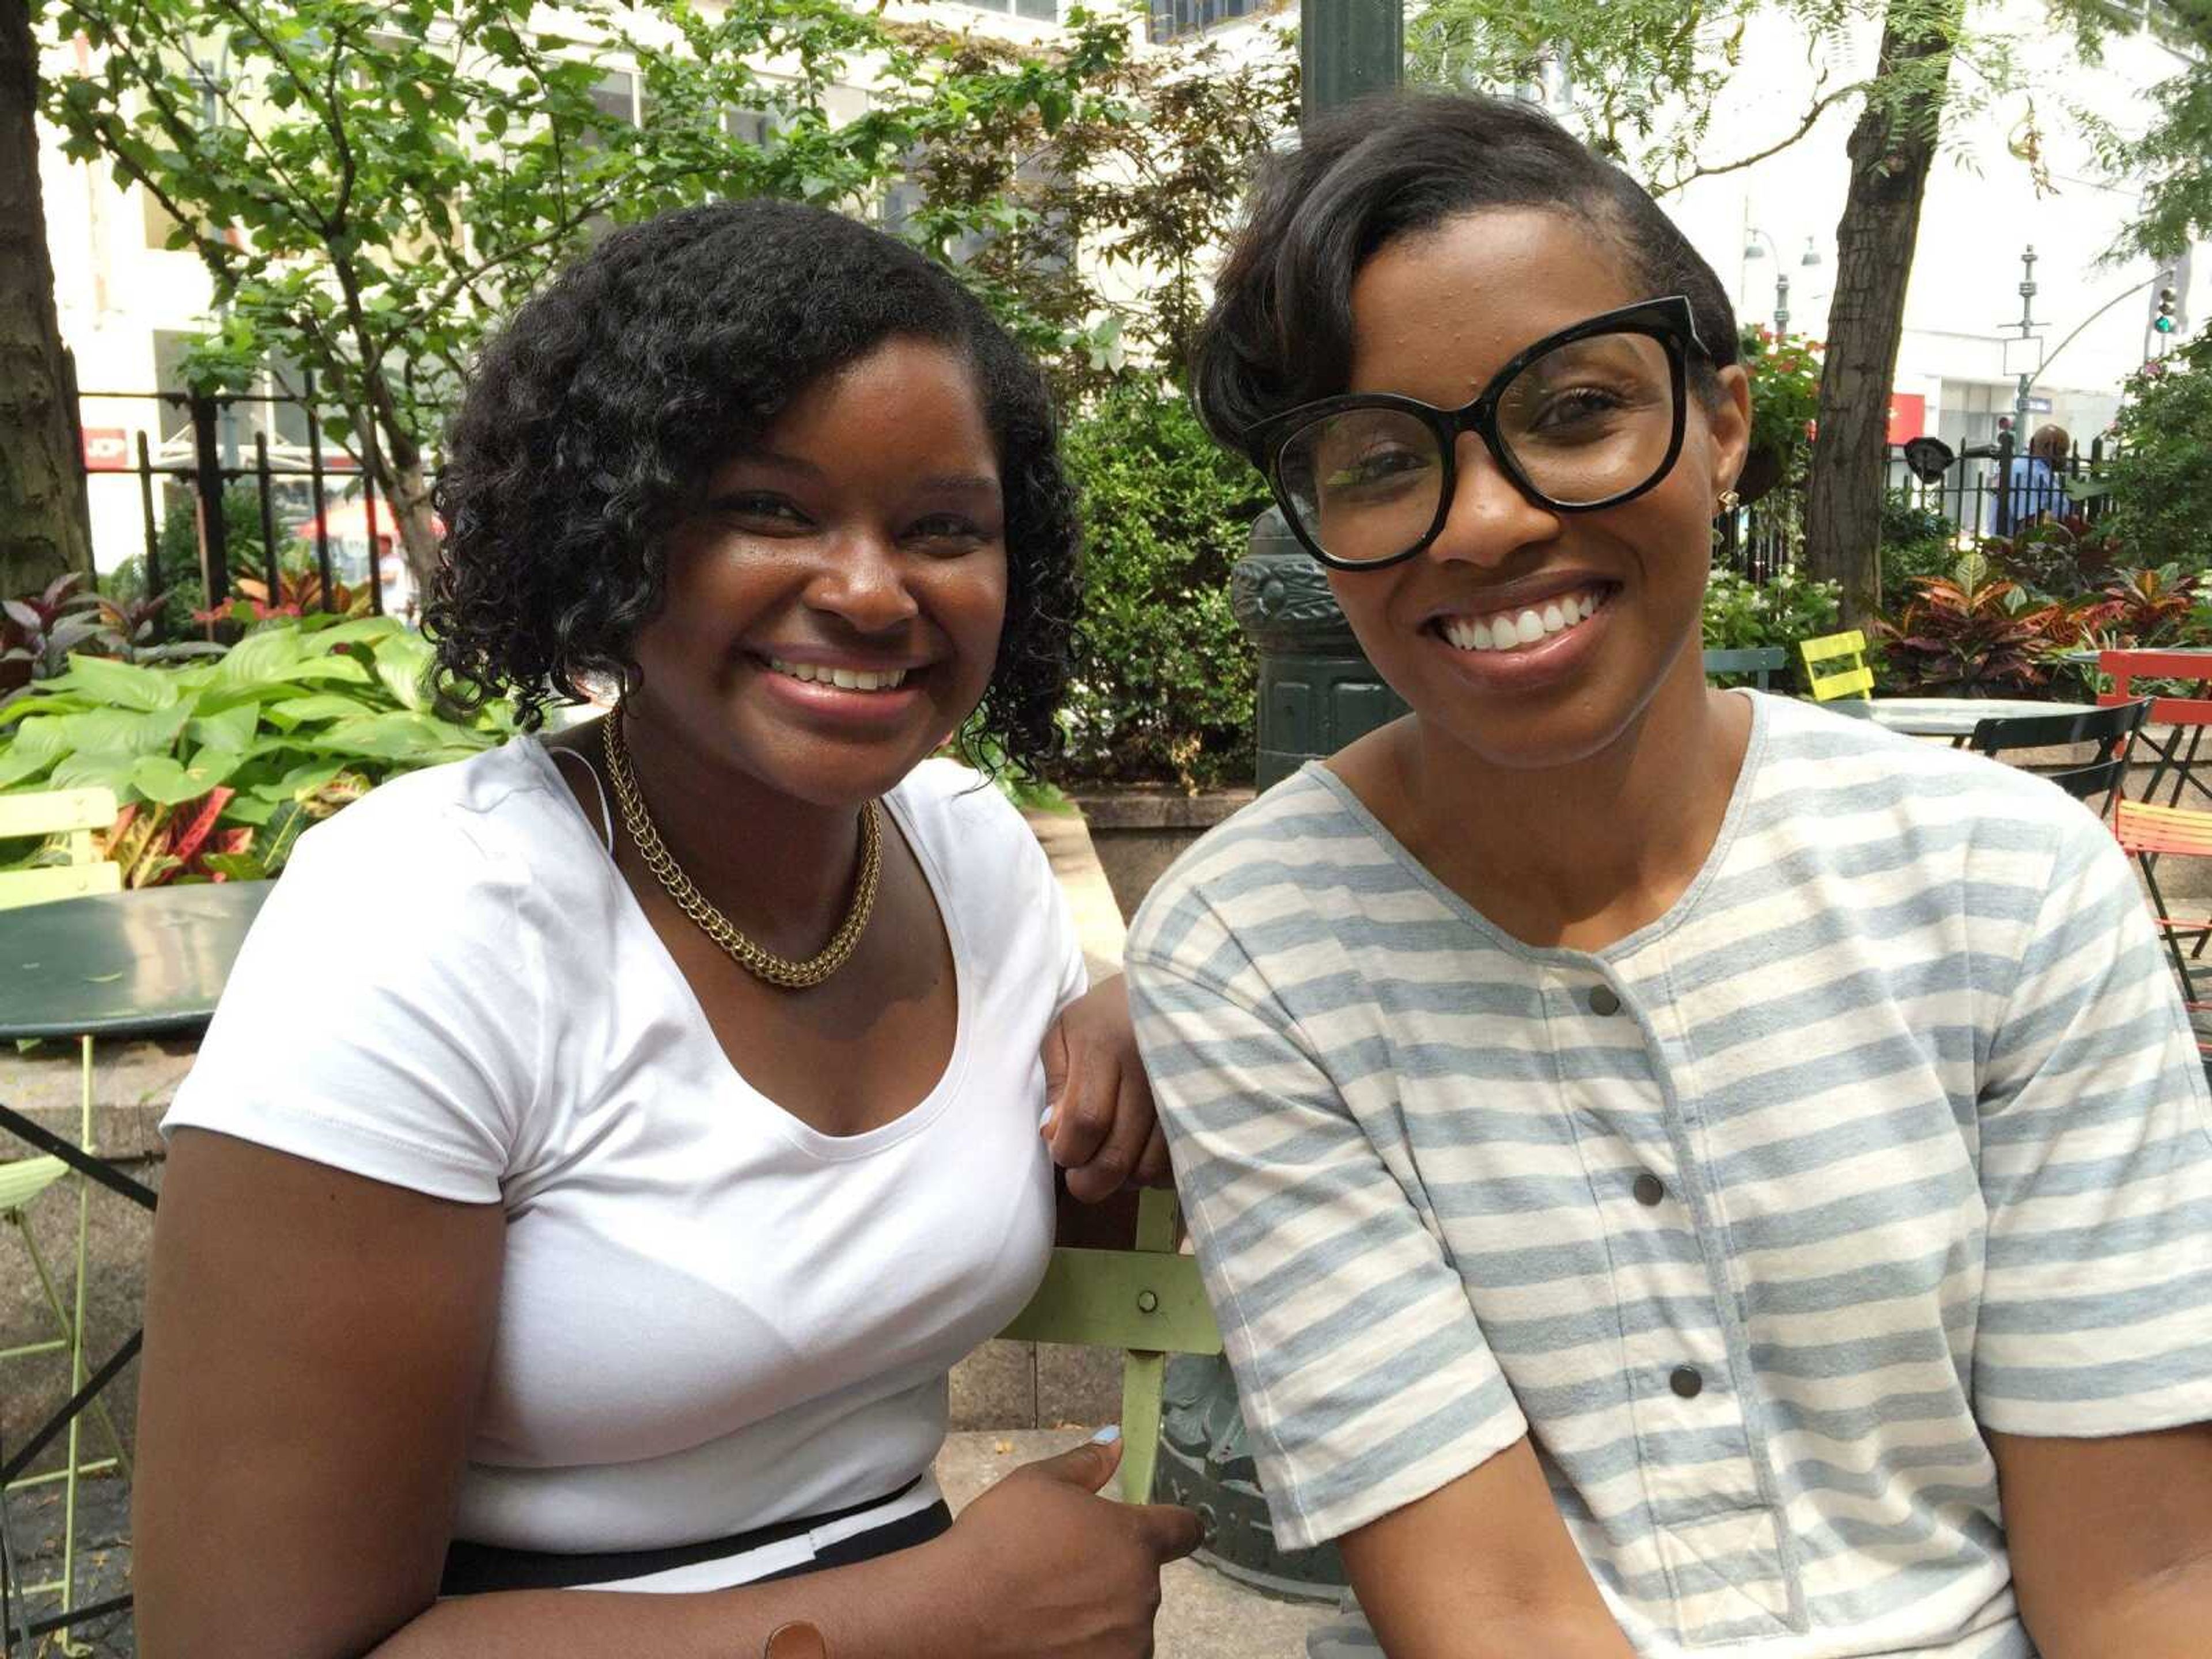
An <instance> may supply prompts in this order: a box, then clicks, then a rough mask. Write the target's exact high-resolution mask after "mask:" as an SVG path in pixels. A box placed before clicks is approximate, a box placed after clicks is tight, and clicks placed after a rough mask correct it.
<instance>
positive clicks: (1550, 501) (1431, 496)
mask: <svg viewBox="0 0 2212 1659" xmlns="http://www.w3.org/2000/svg"><path fill="white" fill-rule="evenodd" d="M1497 419H1498V444H1499V447H1501V448H1503V449H1504V451H1505V452H1506V453H1507V454H1509V455H1510V457H1511V458H1512V460H1513V464H1514V465H1516V466H1517V467H1518V468H1519V469H1520V471H1521V473H1522V477H1524V478H1525V479H1526V480H1527V481H1528V484H1529V486H1530V487H1531V488H1532V489H1533V490H1534V493H1535V494H1536V495H1538V496H1539V497H1540V498H1541V500H1542V501H1544V502H1545V503H1546V504H1547V505H1549V506H1553V507H1588V506H1591V505H1593V504H1595V503H1596V502H1599V501H1610V500H1612V499H1613V497H1614V496H1616V495H1626V494H1628V493H1629V492H1630V491H1632V490H1634V489H1638V488H1640V487H1641V486H1643V485H1644V484H1646V483H1650V481H1651V480H1652V479H1653V478H1655V477H1657V476H1658V474H1659V472H1660V471H1662V469H1663V468H1664V467H1665V466H1666V465H1667V459H1668V450H1669V448H1671V447H1672V446H1673V443H1674V375H1673V372H1672V369H1671V368H1670V365H1669V362H1668V355H1667V349H1666V347H1665V346H1664V345H1662V343H1660V342H1659V341H1658V340H1656V339H1655V338H1653V337H1651V336H1650V335H1648V334H1599V335H1593V336H1591V337H1589V338H1587V339H1582V340H1575V341H1571V342H1569V343H1566V344H1565V345H1561V346H1559V347H1557V348H1555V349H1553V350H1551V351H1548V352H1547V353H1545V354H1544V356H1541V357H1539V358H1536V359H1535V360H1534V362H1530V363H1529V364H1528V366H1527V367H1526V368H1522V370H1521V372H1520V373H1519V374H1516V375H1515V376H1514V377H1513V379H1512V380H1511V381H1510V383H1509V384H1508V385H1507V386H1506V387H1505V389H1504V392H1502V393H1501V394H1500V396H1499V398H1498V404H1497ZM1276 469H1277V473H1278V476H1279V477H1280V479H1281V481H1282V484H1283V489H1284V493H1285V495H1287V496H1288V497H1289V499H1290V503H1291V507H1292V508H1293V510H1294V511H1295V512H1296V513H1297V515H1298V517H1299V520H1300V521H1301V527H1302V528H1303V529H1304V531H1305V532H1306V533H1307V535H1309V536H1310V537H1311V538H1313V540H1314V541H1315V542H1316V543H1318V544H1320V546H1321V547H1322V549H1323V550H1325V551H1327V552H1328V555H1329V556H1330V557H1332V558H1335V559H1341V560H1343V561H1345V562H1347V563H1354V564H1365V563H1370V562H1379V561H1382V560H1384V559H1391V558H1395V557H1397V556H1399V555H1400V554H1402V553H1404V552H1405V551H1407V550H1408V549H1409V548H1412V547H1413V546H1416V545H1417V544H1419V542H1420V541H1421V539H1422V538H1424V537H1425V536H1426V535H1427V534H1428V533H1429V530H1430V528H1431V526H1433V525H1434V524H1435V523H1436V522H1437V518H1438V508H1439V507H1440V506H1441V504H1442V502H1443V489H1444V475H1445V466H1444V456H1443V450H1442V447H1441V445H1440V443H1439V441H1438V438H1437V428H1436V427H1435V426H1434V425H1432V424H1431V422H1428V421H1425V420H1424V419H1422V418H1421V417H1420V416H1418V415H1416V414H1413V412H1411V411H1410V410H1399V409H1388V408H1367V409H1362V408H1352V409H1348V410H1340V411H1338V412H1337V413H1335V414H1332V415H1325V416H1321V417H1320V418H1319V419H1317V420H1316V421H1314V422H1312V423H1311V424H1310V425H1307V426H1304V427H1301V428H1299V429H1298V430H1297V432H1296V433H1294V434H1293V435H1291V438H1290V440H1289V441H1287V442H1286V443H1285V445H1284V446H1283V447H1282V450H1281V452H1280V453H1279V459H1278V460H1277V462H1276Z"/></svg>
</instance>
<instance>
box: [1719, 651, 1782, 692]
mask: <svg viewBox="0 0 2212 1659" xmlns="http://www.w3.org/2000/svg"><path fill="white" fill-rule="evenodd" d="M1789 666H1790V653H1788V652H1787V651H1784V649H1783V648H1782V647H1780V646H1778V645H1759V646H1753V647H1750V648H1749V649H1747V650H1742V651H1708V652H1706V653H1705V674H1706V676H1707V678H1711V676H1713V675H1715V674H1748V675H1750V676H1751V677H1752V684H1753V685H1756V686H1757V687H1758V688H1759V690H1762V691H1765V690H1770V689H1771V686H1770V682H1771V680H1772V678H1773V677H1774V676H1775V675H1777V674H1778V673H1780V672H1781V671H1783V670H1784V669H1785V668H1787V667H1789Z"/></svg>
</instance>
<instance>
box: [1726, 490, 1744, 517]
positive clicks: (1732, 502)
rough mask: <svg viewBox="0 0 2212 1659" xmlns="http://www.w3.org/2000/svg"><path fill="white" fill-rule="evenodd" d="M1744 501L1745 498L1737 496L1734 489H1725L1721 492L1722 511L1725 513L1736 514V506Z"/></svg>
mask: <svg viewBox="0 0 2212 1659" xmlns="http://www.w3.org/2000/svg"><path fill="white" fill-rule="evenodd" d="M1742 499H1743V497H1742V496H1741V495H1737V494H1736V493H1735V491H1734V490H1733V489H1723V491H1721V511H1722V512H1723V513H1733V512H1735V509H1736V504H1737V503H1738V502H1739V501H1741V500H1742Z"/></svg>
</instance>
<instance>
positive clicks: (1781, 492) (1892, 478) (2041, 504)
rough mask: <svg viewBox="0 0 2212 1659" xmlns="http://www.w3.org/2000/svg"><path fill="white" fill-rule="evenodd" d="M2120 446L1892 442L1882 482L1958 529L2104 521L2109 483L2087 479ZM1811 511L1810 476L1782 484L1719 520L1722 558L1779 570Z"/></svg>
mask: <svg viewBox="0 0 2212 1659" xmlns="http://www.w3.org/2000/svg"><path fill="white" fill-rule="evenodd" d="M2117 456H2118V450H2117V449H2116V448H2115V449H2112V450H2109V451H2108V450H2107V448H2106V444H2105V441H2104V440H2103V439H2102V438H2098V439H2095V440H2093V441H2092V442H2091V443H2090V445H2089V447H2088V448H2087V449H2086V450H2085V449H2083V448H2082V447H2081V446H2080V445H2078V444H2077V445H2074V446H2072V447H2069V449H2068V451H2067V452H2066V453H2064V454H2063V455H2062V456H2059V457H2057V459H2056V460H2055V461H2053V460H2051V459H2045V458H2043V457H2039V456H2031V455H2030V454H2028V453H2027V452H2026V451H2025V450H2017V449H2015V447H2014V442H2013V435H2012V434H2011V433H2010V432H2005V433H2001V434H2000V435H1998V438H1997V441H1996V443H1995V444H1994V445H1991V446H1990V447H1985V448H1976V449H1969V450H1967V451H1966V452H1965V453H1962V454H1959V455H1956V456H1953V455H1951V454H1950V453H1949V451H1948V448H1940V449H1928V448H1923V447H1918V446H1917V445H1903V444H1893V445H1892V446H1891V447H1890V449H1889V453H1888V456H1887V463H1886V465H1885V467H1884V471H1883V475H1882V487H1883V489H1884V491H1885V493H1886V494H1887V495H1889V496H1891V497H1893V498H1898V499H1901V500H1902V501H1905V503H1906V504H1907V505H1909V506H1911V507H1917V508H1919V509H1921V510H1922V511H1923V512H1927V513H1936V514H1940V515H1941V516H1942V519H1943V520H1945V521H1946V522H1947V523H1948V525H1949V526H1950V527H1951V533H1952V534H1953V535H1954V536H1956V537H1961V538H1971V537H1978V536H1996V537H2005V536H2010V535H2013V534H2015V533H2016V532H2019V531H2021V530H2023V529H2026V528H2027V526H2029V525H2031V524H2033V523H2034V522H2035V521H2036V520H2039V519H2045V518H2061V519H2063V518H2075V517H2079V518H2081V519H2085V520H2088V521H2089V522H2090V523H2094V522H2096V520H2098V518H2099V517H2100V516H2101V515H2102V513H2103V512H2104V508H2105V495H2104V492H2103V491H2102V490H2100V489H2093V488H2085V487H2084V486H2090V485H2094V484H2097V483H2100V482H2101V481H2102V480H2104V479H2105V478H2106V477H2108V476H2109V474H2110V469H2111V466H2112V461H2113V460H2114V459H2116V458H2117ZM2007 481H2009V482H2007ZM2069 486H2071V488H2069ZM1804 511H1805V507H1804V485H1803V483H1802V480H1794V479H1793V480H1788V481H1785V482H1784V483H1782V484H1780V485H1778V486H1777V487H1776V488H1775V489H1771V490H1770V491H1768V492H1767V493H1766V494H1765V495H1762V496H1760V497H1759V499H1758V500H1757V501H1753V502H1751V503H1749V504H1748V505H1747V506H1745V507H1741V508H1740V509H1738V510H1737V511H1736V512H1735V513H1730V514H1729V515H1727V516H1726V517H1725V518H1723V520H1721V521H1720V523H1719V525H1718V527H1717V530H1716V532H1715V538H1714V543H1713V559H1714V562H1715V563H1717V564H1723V565H1726V566H1727V567H1728V568H1730V569H1732V570H1735V571H1736V572H1737V573H1738V574H1741V575H1743V576H1746V577H1747V578H1749V579H1750V580H1753V581H1755V582H1765V581H1768V580H1771V579H1772V578H1773V577H1774V576H1775V575H1776V574H1778V573H1779V572H1780V571H1782V570H1784V569H1787V568H1790V567H1791V566H1793V565H1795V564H1796V562H1797V561H1798V559H1799V557H1800V556H1802V552H1803V549H1804Z"/></svg>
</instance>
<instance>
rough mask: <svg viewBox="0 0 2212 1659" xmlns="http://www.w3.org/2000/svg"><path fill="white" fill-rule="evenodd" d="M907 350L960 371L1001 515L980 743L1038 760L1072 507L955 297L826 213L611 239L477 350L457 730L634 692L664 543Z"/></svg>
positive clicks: (447, 496) (454, 499) (450, 598)
mask: <svg viewBox="0 0 2212 1659" xmlns="http://www.w3.org/2000/svg"><path fill="white" fill-rule="evenodd" d="M898 336H905V337H915V338H921V339H926V340H933V341H937V342H939V343H943V344H945V345H948V346H951V347H952V348H954V349H957V350H960V351H962V352H963V353H964V354H965V355H966V356H967V358H968V360H969V362H970V363H971V364H973V365H974V368H975V381H976V386H977V388H978V391H979V392H980V395H981V399H982V404H983V413H984V417H985V420H986V422H987V424H988V426H989V428H990V431H991V436H992V441H993V443H994V446H995V447H996V449H997V452H998V462H999V471H1000V482H1001V486H1002V488H1003V489H1004V491H1005V496H1006V555H1007V567H1008V568H1007V578H1008V580H1007V596H1006V624H1005V628H1004V629H1003V631H1002V633H1001V635H1000V641H999V654H998V660H997V662H996V664H995V665H994V668H993V671H992V676H991V683H990V689H989V690H987V692H986V693H985V694H984V698H983V702H982V705H981V726H982V727H983V729H984V730H985V731H986V732H988V733H989V734H990V735H991V736H992V737H993V738H995V739H996V740H997V743H998V744H999V746H1000V749H1001V750H1003V752H1004V754H1005V755H1006V758H1008V759H1010V760H1012V761H1013V762H1015V763H1018V764H1020V765H1024V766H1034V765H1036V763H1039V762H1041V761H1042V760H1043V759H1045V758H1047V757H1048V756H1049V755H1050V754H1051V753H1052V752H1053V750H1054V745H1055V744H1056V741H1057V736H1058V729H1057V725H1056V721H1055V718H1054V716H1055V714H1056V712H1057V710H1058V708H1059V706H1060V696H1061V693H1062V691H1063V690H1064V689H1065V687H1066V678H1067V668H1068V647H1069V635H1070V633H1071V630H1072V629H1073V625H1074V618H1075V613H1076V609H1077V590H1078V580H1079V578H1078V564H1079V538H1078V532H1077V526H1076V511H1075V493H1074V490H1073V488H1072V487H1071V485H1070V484H1069V483H1068V480H1067V477H1066V473H1065V472H1064V471H1062V470H1061V466H1060V450H1059V438H1058V435H1057V432H1056V429H1055V428H1054V420H1053V410H1052V402H1051V397H1050V394H1049V393H1048V391H1047V389H1046V386H1045V381H1044V378H1043V376H1042V374H1041V373H1040V371H1039V370H1038V368H1037V367H1036V364H1035V363H1034V362H1031V361H1030V358H1029V357H1028V356H1026V355H1025V354H1024V352H1023V350H1022V349H1021V348H1020V347H1019V346H1018V345H1017V344H1016V343H1014V341H1013V339H1012V337H1011V336H1009V335H1008V334H1007V333H1006V331H1005V330H1004V329H1003V328H1001V327H1000V325H998V323H997V322H996V321H994V319H992V317H991V316H990V314H989V313H987V311H986V310H985V309H984V308H983V307H982V305H981V303H980V302H979V301H976V300H975V297H974V296H973V295H970V294H969V292H968V291H967V290H966V289H964V288H963V287H962V286H961V285H960V283H959V282H958V281H957V279H956V278H955V277H954V276H952V275H951V273H950V272H949V271H947V270H945V269H944V268H943V267H942V266H940V265H937V264H932V263H931V262H930V261H929V260H928V259H927V258H923V257H922V255H921V254H920V253H918V252H915V250H914V249H913V248H910V247H908V246H906V245H905V244H904V243H902V242H900V241H897V240H894V239H892V238H891V237H889V236H885V235H884V234H881V233H880V232H878V231H874V230H871V229H869V228H867V227H866V226H864V225H861V224H859V223H857V222H854V221H853V220H850V219H848V218H845V217H843V216H840V215H838V214H835V213H832V212H829V211H828V210H825V209H822V208H816V207H807V206H803V205H801V204H797V203H793V202H780V201H743V202H721V203H716V204H713V205H710V206H706V207H695V208H687V209H684V210H680V211H678V212H674V213H668V214H664V215H662V216H659V217H658V218H655V219H651V220H647V221H646V222H642V223H640V224H635V225H630V226H628V227H625V228H622V229H619V230H616V231H613V232H611V234H608V235H607V236H606V237H605V239H604V240H601V241H600V242H599V245H598V246H596V247H594V248H593V249H592V251H591V252H589V253H588V254H586V256H585V257H584V258H582V259H581V260H580V261H578V262H577V263H576V264H574V265H572V266H571V267H569V269H568V270H566V271H564V272H563V273H562V275H561V276H559V277H558V278H557V279H556V281H555V282H554V283H552V285H551V286H550V287H549V288H547V289H545V290H544V292H543V293H541V294H539V295H537V296H536V297H534V298H533V299H532V300H531V301H529V302H528V303H527V304H526V305H525V306H523V307H522V308H521V309H520V311H518V312H517V313H515V315H514V317H513V319H512V320H511V321H510V322H509V323H508V324H507V326H506V327H505V328H504V329H503V330H502V331H501V333H500V334H499V335H498V337H496V338H495V339H494V340H493V341H492V342H491V343H490V344H489V346H488V347H487V348H486V349H485V350H484V352H483V357H482V359H481V361H480V362H479V363H478V365H477V370H476V373H475V374H474V376H473V377H472V380H471V385H470V386H469V389H468V393H467V396H466V398H465V400H464V402H463V404H462V407H461V410H460V412H459V416H457V417H456V419H455V421H454V422H453V428H452V431H451V434H450V450H449V453H448V455H447V462H446V465H445V467H444V470H443V471H441V474H440V475H439V478H438V483H437V489H436V504H437V508H438V512H439V513H440V515H441V517H442V518H443V519H444V520H445V523H446V544H445V556H444V562H443V564H442V566H441V569H440V572H439V575H438V580H437V585H436V590H435V596H434V599H433V601H432V604H431V605H430V608H429V614H428V618H427V626H428V631H429V632H430V634H431V635H432V637H433V638H434V640H435V642H436V645H437V651H438V675H439V678H440V681H441V686H442V687H443V688H444V689H445V690H447V694H448V695H450V696H453V697H455V698H456V700H457V701H459V702H460V703H461V704H462V705H463V706H464V707H467V706H471V704H475V705H480V704H481V703H482V702H483V701H484V700H485V699H486V698H487V697H489V696H496V695H501V694H506V695H508V696H513V698H514V700H515V703H516V707H517V714H518V718H519V720H520V723H521V724H522V726H524V727H525V728H526V729H534V728H536V727H537V726H538V725H539V724H540V723H542V721H543V720H544V710H545V707H546V705H547V704H548V703H549V702H557V701H564V700H573V699H574V698H575V697H576V696H577V689H578V687H579V686H580V684H582V683H583V682H585V681H586V680H588V679H590V678H594V677H599V678H613V679H618V680H623V681H627V680H628V679H629V678H630V677H632V676H634V675H635V673H636V672H637V665H636V660H635V656H634V655H633V653H632V646H633V644H634V642H635V639H636V635H637V631H638V629H639V628H640V627H641V625H642V624H643V623H646V622H647V620H648V619H650V618H651V617H653V614H654V613H655V612H656V611H658V610H659V607H660V605H661V602H662V598H663V593H664V591H665V590H664V585H663V578H664V574H665V554H664V546H663V544H664V542H665V538H666V537H667V535H668V532H670V531H671V530H672V529H674V528H675V527H676V526H678V525H679V524H680V523H682V522H683V521H684V519H685V518H686V517H688V516H689V515H690V513H693V512H694V511H696V508H697V507H698V505H699V503H700V501H701V500H702V495H703V493H704V490H705V488H706V484H707V480H708V477H709V475H710V474H711V473H712V471H714V468H715V466H717V465H719V464H720V462H721V461H722V460H723V459H726V458H727V457H728V456H729V455H731V454H732V453H735V452H737V451H738V450H739V449H742V448H743V447H745V446H746V445H747V444H748V443H750V442H752V441H756V440H757V438H758V437H759V436H760V435H762V434H763V432H765V431H766V430H767V428H769V425H770V424H771V423H772V422H774V421H775V418H776V416H777V415H778V413H779V412H780V411H781V410H783V409H784V408H786V407H787V405H788V404H790V403H791V401H792V400H793V398H795V397H796V396H797V395H798V394H799V392H800V391H801V389H802V388H804V387H805V386H807V385H809V384H810V383H811V382H812V381H814V380H817V379H818V378H819V377H820V376H821V375H823V374H825V373H827V372H829V370H831V369H834V368H839V367H840V366H842V365H843V364H846V363H849V362H854V361H855V360H856V359H858V358H860V357H863V356H866V355H867V354H868V353H869V352H870V351H872V350H873V349H875V348H876V347H877V346H878V345H879V344H881V343H883V342H884V341H885V340H887V339H890V338H892V337H898Z"/></svg>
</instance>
